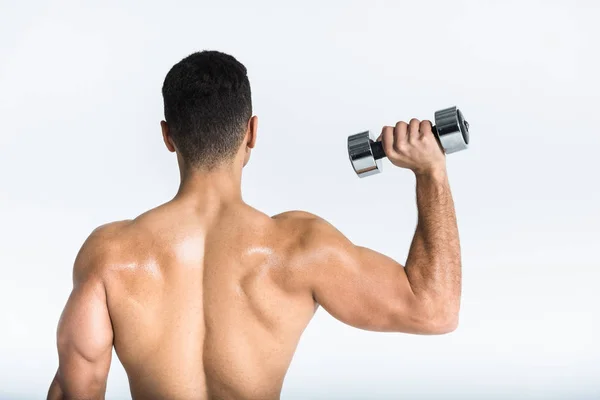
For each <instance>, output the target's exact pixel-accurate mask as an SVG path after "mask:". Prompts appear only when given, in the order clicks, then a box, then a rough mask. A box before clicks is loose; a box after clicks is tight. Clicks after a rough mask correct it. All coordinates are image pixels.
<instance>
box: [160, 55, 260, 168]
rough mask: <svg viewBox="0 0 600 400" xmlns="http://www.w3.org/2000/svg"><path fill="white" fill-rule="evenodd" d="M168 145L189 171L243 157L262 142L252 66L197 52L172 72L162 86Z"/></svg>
mask: <svg viewBox="0 0 600 400" xmlns="http://www.w3.org/2000/svg"><path fill="white" fill-rule="evenodd" d="M162 93H163V98H164V107H165V120H166V121H163V122H162V123H161V125H162V130H163V137H164V139H165V144H166V145H167V148H168V149H169V150H170V151H177V153H178V156H179V161H180V164H182V167H183V168H185V169H200V170H207V171H209V170H212V169H214V168H215V167H218V166H220V165H223V164H227V163H230V162H232V161H233V160H234V159H236V156H238V155H240V157H243V163H244V165H245V164H246V163H247V162H248V159H249V157H250V149H251V148H252V147H254V143H255V140H256V125H257V121H256V117H252V100H251V95H250V82H249V81H248V76H247V74H246V68H245V67H244V66H243V65H242V64H241V63H240V62H239V61H237V60H236V59H235V58H233V57H232V56H230V55H227V54H224V53H220V52H218V51H202V52H198V53H194V54H192V55H190V56H188V57H186V58H184V59H183V60H181V61H180V62H178V63H177V64H175V65H174V66H173V68H171V70H170V71H169V73H168V74H167V77H166V78H165V81H164V84H163V88H162Z"/></svg>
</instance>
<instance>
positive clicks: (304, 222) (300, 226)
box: [273, 210, 336, 237]
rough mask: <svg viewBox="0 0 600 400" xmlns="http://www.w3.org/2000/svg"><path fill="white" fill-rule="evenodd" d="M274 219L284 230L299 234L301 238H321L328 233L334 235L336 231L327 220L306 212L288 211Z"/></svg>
mask: <svg viewBox="0 0 600 400" xmlns="http://www.w3.org/2000/svg"><path fill="white" fill-rule="evenodd" d="M273 219H274V220H275V221H277V222H278V223H279V225H280V226H281V227H282V228H284V229H286V230H291V231H294V232H297V233H299V234H300V235H301V236H306V235H310V237H312V236H315V235H317V236H320V235H323V234H327V233H330V234H331V233H333V232H332V231H335V230H336V229H335V228H334V227H333V225H331V224H330V223H329V222H327V221H326V220H325V219H323V218H321V217H319V216H318V215H315V214H312V213H309V212H306V211H300V210H293V211H286V212H283V213H281V214H277V215H274V216H273Z"/></svg>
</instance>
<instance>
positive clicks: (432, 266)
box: [405, 170, 461, 320]
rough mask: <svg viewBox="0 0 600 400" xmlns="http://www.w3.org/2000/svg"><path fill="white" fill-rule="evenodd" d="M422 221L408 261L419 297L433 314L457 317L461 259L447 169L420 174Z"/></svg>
mask: <svg viewBox="0 0 600 400" xmlns="http://www.w3.org/2000/svg"><path fill="white" fill-rule="evenodd" d="M417 208H418V223H417V228H416V231H415V235H414V238H413V241H412V244H411V247H410V251H409V254H408V258H407V261H406V268H405V271H406V275H407V277H408V279H409V281H410V285H411V288H412V289H413V292H414V294H415V297H416V298H417V299H418V300H419V301H421V304H423V305H424V310H425V311H426V312H428V313H431V314H430V315H431V317H435V318H441V319H450V320H454V319H456V317H457V314H458V310H459V307H460V292H461V260H460V244H459V238H458V227H457V224H456V214H455V211H454V203H453V200H452V194H451V191H450V185H449V183H448V177H447V175H446V172H445V170H443V171H439V172H436V173H428V174H418V175H417Z"/></svg>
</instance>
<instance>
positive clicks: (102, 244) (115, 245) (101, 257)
mask: <svg viewBox="0 0 600 400" xmlns="http://www.w3.org/2000/svg"><path fill="white" fill-rule="evenodd" d="M131 224H132V221H131V220H124V221H116V222H111V223H107V224H104V225H101V226H99V227H97V228H96V229H94V230H93V231H92V233H90V235H89V236H88V237H87V239H86V240H85V242H84V243H83V245H82V246H81V249H80V250H79V253H78V254H77V257H76V258H75V265H74V267H73V278H74V279H75V280H76V281H77V280H81V279H84V278H86V277H88V276H90V274H93V275H101V274H102V273H103V272H104V270H105V269H106V268H107V267H109V266H110V264H111V263H112V262H113V261H114V260H115V259H116V258H117V257H118V255H119V254H120V253H122V252H123V250H124V249H126V248H127V246H128V241H130V237H131V235H130V234H129V232H128V231H129V230H130V229H131Z"/></svg>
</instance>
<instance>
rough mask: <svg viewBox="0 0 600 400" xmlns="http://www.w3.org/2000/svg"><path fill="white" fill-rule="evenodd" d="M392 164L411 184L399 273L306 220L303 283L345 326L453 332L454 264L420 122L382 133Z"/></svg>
mask: <svg viewBox="0 0 600 400" xmlns="http://www.w3.org/2000/svg"><path fill="white" fill-rule="evenodd" d="M381 139H382V140H383V142H384V149H385V152H386V155H387V156H388V158H390V160H391V161H392V163H394V164H395V165H398V166H400V167H405V168H410V169H411V170H413V171H414V172H415V175H416V181H417V207H418V223H417V228H416V231H415V234H414V238H413V241H412V244H411V247H410V251H409V254H408V258H407V261H406V267H403V266H402V265H400V264H399V263H398V262H396V261H394V260H392V259H391V258H389V257H387V256H385V255H383V254H380V253H378V252H376V251H373V250H370V249H366V248H364V247H359V246H355V245H354V244H352V243H351V242H350V241H349V240H348V239H347V238H345V237H344V236H343V235H342V234H341V233H340V232H339V231H338V230H336V229H335V228H334V227H333V226H331V225H330V224H328V223H327V222H325V221H324V220H322V219H320V218H318V217H314V216H313V217H312V218H310V221H311V222H310V223H309V226H310V228H308V231H307V234H306V235H305V237H306V238H307V239H306V240H305V241H304V243H305V245H304V246H305V250H306V251H305V253H304V254H307V255H308V257H307V258H306V259H305V260H306V263H305V267H306V268H308V269H309V271H308V273H307V274H305V275H304V276H305V277H306V278H305V279H306V280H307V284H308V286H309V287H310V290H311V291H312V293H313V297H314V298H315V300H316V301H317V302H318V303H319V304H321V305H322V306H323V308H325V309H326V310H327V311H328V312H329V313H330V314H332V315H333V316H334V317H336V318H337V319H339V320H341V321H342V322H345V323H347V324H349V325H352V326H355V327H358V328H362V329H367V330H375V331H396V332H407V333H420V334H441V333H447V332H450V331H452V330H454V329H455V328H456V326H457V324H458V311H459V307H460V292H461V262H460V245H459V239H458V229H457V224H456V216H455V212H454V205H453V201H452V195H451V192H450V186H449V183H448V178H447V175H446V169H445V157H444V155H443V152H441V150H440V148H439V145H438V143H437V142H436V140H435V138H434V136H433V133H432V132H431V124H430V123H429V122H428V121H424V122H423V123H419V121H417V120H411V123H410V126H409V125H408V124H406V123H398V124H397V125H396V127H394V128H392V127H386V128H384V131H383V133H382V137H381Z"/></svg>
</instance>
